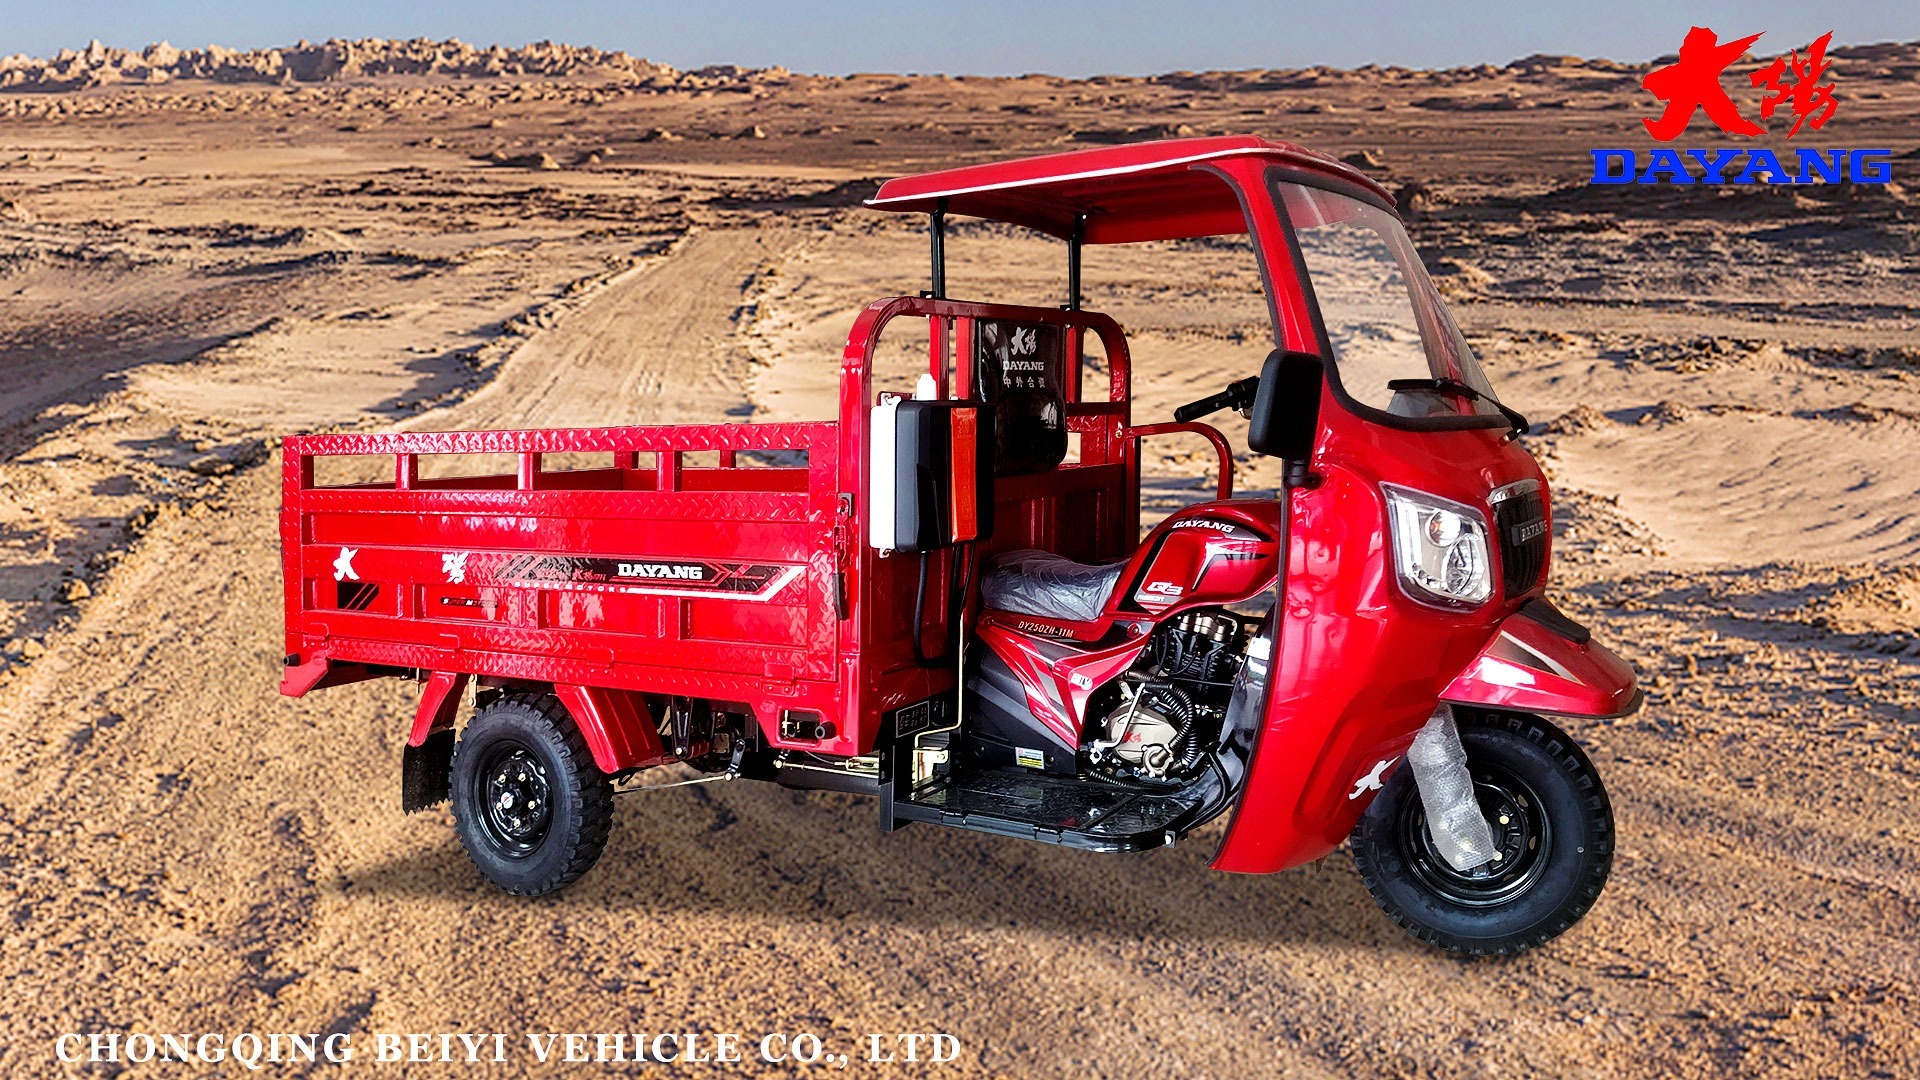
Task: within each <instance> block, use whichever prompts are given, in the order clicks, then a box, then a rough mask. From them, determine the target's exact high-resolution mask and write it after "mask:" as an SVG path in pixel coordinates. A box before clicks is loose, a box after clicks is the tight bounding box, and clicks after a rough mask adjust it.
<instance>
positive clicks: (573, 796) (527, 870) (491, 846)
mask: <svg viewBox="0 0 1920 1080" xmlns="http://www.w3.org/2000/svg"><path fill="white" fill-rule="evenodd" d="M451 771H452V783H451V787H452V796H453V825H454V831H455V832H456V833H458V834H459V837H460V846H461V847H464V848H465V849H466V851H467V857H468V858H470V859H472V860H473V864H474V865H475V866H476V867H478V868H479V869H480V873H481V876H483V877H485V878H486V879H487V880H488V881H491V882H493V883H494V884H495V885H498V886H500V887H501V888H502V889H505V890H507V891H508V892H510V893H515V894H517V895H520V896H539V895H541V894H543V893H550V892H553V891H555V890H557V889H562V888H565V887H566V886H568V885H570V884H572V883H573V882H574V881H575V880H576V879H578V878H579V877H580V875H582V874H584V873H586V872H587V870H588V869H590V868H591V867H592V866H593V864H594V862H595V861H596V860H598V859H599V858H600V852H601V850H602V849H604V848H605V847H606V845H607V834H608V832H609V831H610V830H611V829H612V827H613V783H612V781H611V780H609V779H608V777H607V775H606V774H605V773H603V772H601V771H600V769H599V767H598V766H596V765H595V764H594V763H593V755H592V753H591V752H590V751H589V750H588V749H587V744H586V740H585V739H583V738H581V736H580V732H579V730H578V729H577V728H576V727H574V724H573V719H572V718H571V717H569V716H568V715H567V710H566V708H565V706H563V705H561V704H560V701H559V699H557V698H555V697H553V696H552V695H551V694H524V695H514V696H510V697H505V698H501V699H500V700H498V701H495V702H493V703H492V704H489V705H487V706H486V707H485V708H483V709H481V710H480V711H479V712H478V713H476V714H475V715H474V718H473V720H472V721H470V722H469V723H468V724H467V728H466V730H465V731H463V732H461V733H460V742H459V745H458V746H456V747H455V749H454V752H453V767H452V770H451Z"/></svg>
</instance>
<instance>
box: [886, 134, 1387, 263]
mask: <svg viewBox="0 0 1920 1080" xmlns="http://www.w3.org/2000/svg"><path fill="white" fill-rule="evenodd" d="M1247 157H1253V158H1265V159H1267V160H1270V161H1273V162H1275V163H1277V164H1287V165H1292V166H1294V167H1296V168H1298V169H1300V170H1302V171H1305V172H1311V173H1318V174H1320V175H1321V176H1324V177H1326V178H1328V179H1333V180H1339V181H1344V182H1345V183H1346V184H1349V185H1351V186H1353V187H1355V188H1358V189H1362V190H1365V191H1369V192H1372V193H1373V194H1375V195H1378V196H1380V197H1382V198H1386V199H1388V201H1391V197H1390V196H1388V195H1387V193H1386V191H1385V190H1384V189H1382V188H1381V187H1380V185H1378V184H1376V183H1374V182H1373V181H1372V180H1371V179H1369V178H1368V177H1367V176H1366V174H1364V173H1362V172H1360V171H1358V170H1357V169H1354V168H1352V167H1350V166H1348V165H1346V164H1344V163H1342V162H1340V161H1337V160H1335V159H1334V158H1330V157H1328V156H1326V155H1325V154H1319V153H1315V152H1314V151H1312V150H1308V149H1306V148H1304V147H1300V146H1295V145H1294V144H1292V143H1284V142H1268V141H1267V140H1265V139H1262V138H1259V137H1257V136H1253V135H1220V136H1212V137H1208V138H1201V139H1168V140H1164V141H1161V142H1145V143H1130V144H1128V145H1125V146H1108V147H1102V148H1100V149H1098V150H1077V151H1074V152H1071V153H1066V154H1048V155H1046V156H1045V157H1031V158H1020V159H1018V160H1015V161H997V162H992V163H990V164H986V165H969V166H966V167H964V168H959V169H945V170H942V171H940V172H931V173H921V174H919V175H917V176H902V177H899V178H897V179H893V180H889V181H887V182H886V183H884V184H882V185H880V190H879V191H878V192H876V193H875V194H874V197H873V198H871V199H868V200H867V205H868V206H870V207H873V208H874V209H876V210H898V211H906V212H913V213H923V214H926V213H932V212H933V211H934V210H936V209H938V208H939V207H940V204H941V203H942V202H943V201H944V202H945V204H946V209H947V212H948V213H952V214H964V215H966V216H968V217H978V218H988V219H991V220H993V221H1005V222H1009V223H1011V224H1014V225H1024V226H1026V227H1027V228H1030V229H1037V230H1039V231H1040V232H1043V233H1048V234H1050V235H1053V236H1057V237H1060V238H1062V239H1069V238H1071V237H1072V236H1073V229H1074V222H1075V221H1076V220H1077V219H1078V218H1079V217H1080V216H1081V215H1083V214H1084V215H1085V216H1086V226H1085V232H1084V233H1083V234H1082V237H1081V239H1082V240H1083V241H1084V242H1085V243H1089V244H1129V243H1136V242H1139V241H1144V240H1181V239H1186V238H1189V237H1195V236H1220V235H1225V234H1228V233H1240V232H1245V231H1246V229H1247V222H1246V217H1245V216H1244V215H1243V214H1242V212H1241V209H1240V201H1239V199H1238V197H1237V196H1236V195H1235V194H1234V191H1233V189H1232V188H1231V187H1229V186H1228V185H1227V184H1226V182H1225V181H1224V180H1222V179H1221V178H1220V177H1219V176H1216V175H1213V174H1212V173H1210V172H1208V171H1206V170H1204V169H1201V168H1198V167H1197V166H1202V165H1205V164H1208V163H1210V162H1217V161H1222V160H1225V159H1229V158H1247Z"/></svg>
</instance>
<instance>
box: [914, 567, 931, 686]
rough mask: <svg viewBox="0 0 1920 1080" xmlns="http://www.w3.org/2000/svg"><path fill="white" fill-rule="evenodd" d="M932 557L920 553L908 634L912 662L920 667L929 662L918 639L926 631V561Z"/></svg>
mask: <svg viewBox="0 0 1920 1080" xmlns="http://www.w3.org/2000/svg"><path fill="white" fill-rule="evenodd" d="M932 559H933V553H932V552H930V551H923V552H921V553H920V584H919V586H918V587H917V588H915V589H914V590H913V633H912V634H911V635H909V636H910V637H912V638H913V662H914V663H916V664H919V665H920V666H921V667H926V666H928V664H929V661H928V659H927V650H926V647H925V645H924V644H923V643H922V642H921V640H920V639H921V638H922V637H924V636H926V632H927V623H926V618H927V563H928V562H930V561H932Z"/></svg>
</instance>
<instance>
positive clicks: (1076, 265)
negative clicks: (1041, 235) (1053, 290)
mask: <svg viewBox="0 0 1920 1080" xmlns="http://www.w3.org/2000/svg"><path fill="white" fill-rule="evenodd" d="M1086 235H1087V215H1085V214H1075V215H1073V234H1072V235H1071V236H1069V237H1067V310H1068V311H1079V310H1080V247H1081V241H1082V240H1084V239H1085V238H1086Z"/></svg>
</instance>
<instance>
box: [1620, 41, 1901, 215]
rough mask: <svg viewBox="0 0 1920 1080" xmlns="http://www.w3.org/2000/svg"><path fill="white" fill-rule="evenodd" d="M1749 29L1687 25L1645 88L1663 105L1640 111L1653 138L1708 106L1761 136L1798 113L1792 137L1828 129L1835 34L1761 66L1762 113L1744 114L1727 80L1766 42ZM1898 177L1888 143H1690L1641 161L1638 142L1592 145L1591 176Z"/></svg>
mask: <svg viewBox="0 0 1920 1080" xmlns="http://www.w3.org/2000/svg"><path fill="white" fill-rule="evenodd" d="M1760 37H1761V35H1760V34H1749V35H1747V36H1746V37H1743V38H1739V39H1737V40H1734V41H1727V42H1722V41H1721V40H1720V37H1719V35H1718V34H1715V33H1714V32H1713V31H1712V30H1710V29H1708V28H1706V27H1704V26H1696V27H1693V28H1692V29H1690V30H1688V31H1687V36H1686V40H1685V41H1683V42H1681V44H1680V51H1679V53H1678V54H1677V55H1676V56H1675V58H1674V61H1673V63H1671V64H1667V65H1666V66H1664V67H1659V68H1655V69H1654V70H1653V71H1650V72H1648V73H1647V76H1646V78H1644V79H1641V80H1640V86H1641V88H1643V89H1644V90H1646V91H1647V92H1648V93H1649V94H1652V95H1653V96H1654V98H1655V99H1657V100H1658V101H1660V102H1663V103H1664V104H1665V109H1664V110H1663V111H1662V112H1661V113H1660V115H1659V116H1657V117H1651V116H1643V117H1642V118H1641V124H1642V126H1644V127H1645V128H1646V130H1647V134H1648V135H1651V136H1653V138H1654V141H1656V142H1663V143H1670V142H1674V141H1676V140H1678V139H1679V138H1680V137H1681V136H1682V135H1684V134H1685V133H1686V131H1687V129H1688V127H1689V126H1690V125H1691V124H1692V122H1693V117H1694V114H1695V113H1706V114H1707V119H1708V120H1711V121H1713V123H1714V125H1715V126H1716V127H1718V128H1719V129H1720V131H1721V133H1722V134H1725V135H1730V136H1735V137H1738V138H1743V139H1757V138H1760V137H1762V136H1764V135H1766V134H1768V131H1769V129H1768V128H1767V127H1765V126H1763V125H1762V124H1761V123H1760V122H1759V121H1762V120H1772V121H1773V122H1774V124H1775V127H1778V125H1779V124H1780V123H1781V122H1783V121H1785V120H1786V119H1787V118H1788V117H1792V121H1793V122H1792V124H1791V125H1790V126H1789V127H1787V129H1786V133H1785V134H1786V137H1787V138H1788V139H1793V138H1796V137H1798V136H1804V135H1808V134H1811V133H1816V132H1821V131H1823V129H1825V128H1826V126H1827V123H1828V122H1829V121H1831V120H1832V119H1833V117H1834V114H1836V113H1837V112H1839V110H1840V102H1841V98H1839V97H1836V96H1835V94H1834V86H1835V83H1834V82H1832V81H1823V80H1829V79H1830V78H1831V76H1832V68H1833V64H1832V62H1831V61H1829V60H1828V59H1827V45H1828V43H1830V42H1831V41H1832V40H1833V32H1832V31H1828V32H1827V33H1825V34H1822V35H1820V37H1819V38H1818V39H1816V40H1815V41H1814V42H1813V43H1812V44H1811V45H1809V46H1807V48H1806V51H1805V53H1804V55H1803V54H1802V52H1801V50H1799V49H1792V50H1789V51H1788V52H1786V53H1784V54H1782V55H1781V56H1778V57H1776V58H1775V59H1774V60H1773V61H1772V62H1770V63H1767V64H1765V65H1764V66H1762V67H1760V68H1759V69H1758V70H1755V71H1752V72H1749V73H1747V76H1746V82H1747V83H1748V85H1749V86H1750V87H1752V88H1753V89H1754V90H1755V91H1757V93H1756V94H1755V96H1756V97H1758V99H1759V100H1758V102H1757V112H1758V119H1756V118H1755V117H1753V116H1750V115H1748V114H1747V113H1745V112H1742V111H1741V109H1740V106H1739V104H1737V103H1736V102H1735V101H1734V98H1733V95H1732V94H1729V93H1728V92H1727V88H1726V86H1725V85H1723V84H1722V83H1721V81H1720V80H1721V78H1722V77H1723V76H1724V75H1725V74H1726V72H1727V69H1728V68H1731V67H1732V66H1733V65H1734V64H1736V63H1738V62H1739V61H1740V59H1741V57H1742V56H1744V55H1746V52H1747V48H1748V47H1749V46H1751V45H1752V44H1753V43H1754V42H1756V41H1758V40H1760ZM1892 176H1893V151H1892V150H1890V149H1870V150H1868V149H1839V150H1836V149H1831V148H1826V147H1814V146H1796V147H1795V148H1794V151H1793V153H1792V154H1791V155H1783V154H1780V153H1775V152H1774V151H1772V150H1769V149H1767V148H1766V147H1754V148H1752V149H1747V148H1745V147H1740V146H1731V147H1728V146H1718V147H1714V146H1709V147H1697V148H1688V149H1669V148H1667V147H1656V148H1654V149H1653V150H1652V152H1651V153H1650V154H1648V155H1647V156H1646V157H1645V158H1644V159H1643V158H1642V157H1641V156H1640V154H1639V152H1638V151H1636V150H1634V149H1632V148H1630V147H1629V148H1612V147H1610V148H1603V149H1596V150H1594V151H1593V180H1592V182H1593V183H1595V184H1660V183H1668V184H1694V183H1699V184H1812V183H1822V184H1838V183H1842V182H1847V183H1854V184H1884V183H1887V182H1888V181H1889V180H1890V179H1892Z"/></svg>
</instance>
